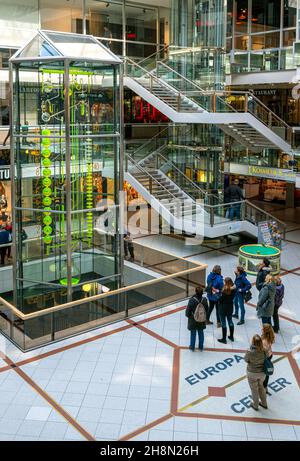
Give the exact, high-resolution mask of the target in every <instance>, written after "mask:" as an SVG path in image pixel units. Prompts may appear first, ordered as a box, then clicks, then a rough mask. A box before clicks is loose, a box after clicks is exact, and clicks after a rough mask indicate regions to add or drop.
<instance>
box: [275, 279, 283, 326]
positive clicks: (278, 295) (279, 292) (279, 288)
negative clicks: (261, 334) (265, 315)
mask: <svg viewBox="0 0 300 461" xmlns="http://www.w3.org/2000/svg"><path fill="white" fill-rule="evenodd" d="M275 283H276V292H275V304H274V313H273V325H274V326H273V329H274V332H275V333H278V332H279V329H280V328H279V315H278V309H279V308H280V306H282V302H283V298H284V285H283V283H282V281H281V278H280V277H279V275H277V277H275Z"/></svg>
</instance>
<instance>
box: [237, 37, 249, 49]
mask: <svg viewBox="0 0 300 461" xmlns="http://www.w3.org/2000/svg"><path fill="white" fill-rule="evenodd" d="M248 44H249V36H248V35H242V36H240V37H239V36H236V37H235V49H237V50H248Z"/></svg>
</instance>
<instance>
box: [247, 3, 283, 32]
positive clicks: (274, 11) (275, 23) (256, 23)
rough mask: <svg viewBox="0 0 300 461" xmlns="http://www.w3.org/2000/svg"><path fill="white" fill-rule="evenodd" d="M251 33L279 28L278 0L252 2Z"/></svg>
mask: <svg viewBox="0 0 300 461" xmlns="http://www.w3.org/2000/svg"><path fill="white" fill-rule="evenodd" d="M251 27H252V33H254V32H267V31H269V30H274V29H279V28H280V2H279V1H278V0H253V1H252V18H251Z"/></svg>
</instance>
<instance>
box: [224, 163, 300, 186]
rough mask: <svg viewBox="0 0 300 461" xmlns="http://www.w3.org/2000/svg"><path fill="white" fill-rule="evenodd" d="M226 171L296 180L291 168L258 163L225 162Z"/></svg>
mask: <svg viewBox="0 0 300 461" xmlns="http://www.w3.org/2000/svg"><path fill="white" fill-rule="evenodd" d="M224 171H225V172H226V173H232V174H241V175H245V176H258V177H260V178H268V179H277V180H281V181H289V182H296V173H294V172H293V171H291V170H284V169H281V168H272V167H269V166H260V165H241V164H239V163H225V164H224Z"/></svg>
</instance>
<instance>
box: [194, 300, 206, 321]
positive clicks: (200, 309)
mask: <svg viewBox="0 0 300 461" xmlns="http://www.w3.org/2000/svg"><path fill="white" fill-rule="evenodd" d="M194 320H195V322H197V323H203V322H206V310H205V307H204V306H203V304H202V303H198V304H197V306H196V309H195V312H194Z"/></svg>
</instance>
